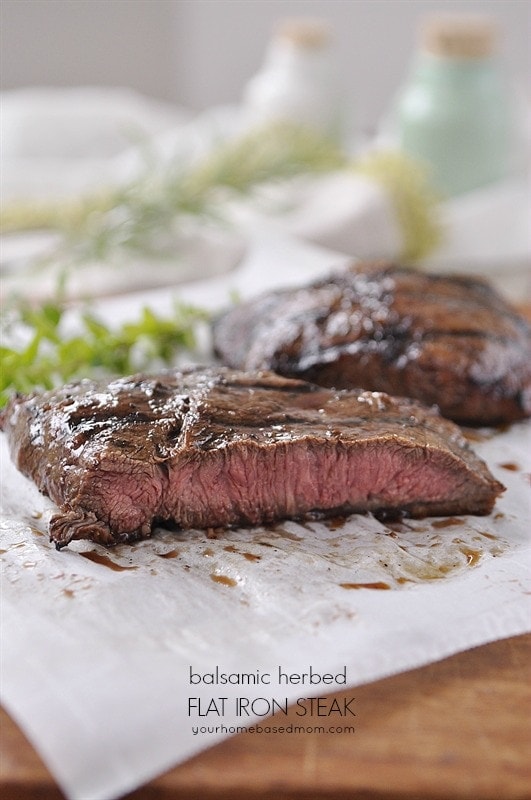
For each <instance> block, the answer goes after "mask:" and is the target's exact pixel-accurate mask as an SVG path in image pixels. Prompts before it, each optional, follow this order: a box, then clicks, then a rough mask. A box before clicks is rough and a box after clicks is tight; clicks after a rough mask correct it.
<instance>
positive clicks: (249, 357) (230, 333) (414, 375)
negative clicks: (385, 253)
mask: <svg viewBox="0 0 531 800" xmlns="http://www.w3.org/2000/svg"><path fill="white" fill-rule="evenodd" d="M214 345H215V349H216V352H217V354H218V355H219V356H220V357H221V359H222V360H223V362H224V363H225V364H227V365H228V366H231V367H237V368H239V369H271V370H274V371H275V372H277V373H279V374H281V375H286V376H290V377H296V378H303V379H305V380H309V381H312V382H314V383H318V384H320V385H321V386H328V387H336V388H341V389H350V388H354V387H357V386H362V387H363V388H365V389H370V390H373V391H383V392H387V393H389V394H392V395H403V396H407V397H413V398H415V399H417V400H421V401H422V402H424V403H426V404H428V405H432V404H436V405H438V407H439V409H440V411H441V413H442V414H443V415H444V416H445V417H448V418H449V419H453V420H455V421H456V422H461V423H469V424H483V425H490V424H497V423H500V422H510V421H513V420H518V419H523V418H524V417H526V416H529V414H531V327H530V326H529V324H528V323H527V321H526V320H525V319H524V318H523V317H521V316H520V315H518V314H517V313H516V312H515V311H514V310H513V309H511V308H510V306H508V304H507V303H506V302H505V301H504V300H503V299H502V298H501V297H500V296H499V295H498V294H497V293H496V292H495V291H494V289H492V288H491V287H490V286H489V285H488V284H487V283H486V282H485V281H482V280H476V279H473V278H468V277H457V276H448V275H430V274H426V273H421V272H418V271H416V270H412V269H407V268H404V267H399V266H393V265H389V264H366V265H355V266H353V267H352V268H351V269H349V270H342V271H338V272H335V273H333V274H331V275H330V276H329V277H327V278H325V279H322V280H319V281H316V282H314V283H312V284H309V285H308V286H304V287H301V288H298V289H297V288H294V289H287V290H281V291H276V292H270V293H267V294H264V295H262V296H260V297H258V298H256V299H254V300H251V301H249V302H246V303H242V304H241V305H239V306H236V307H235V308H234V309H232V310H230V311H228V312H227V313H226V314H225V315H224V316H223V317H221V318H220V319H219V320H218V321H217V323H216V325H215V328H214Z"/></svg>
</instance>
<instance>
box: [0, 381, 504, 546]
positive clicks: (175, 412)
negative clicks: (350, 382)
mask: <svg viewBox="0 0 531 800" xmlns="http://www.w3.org/2000/svg"><path fill="white" fill-rule="evenodd" d="M131 408H134V413H133V414H132V413H131ZM106 413H107V416H106ZM0 422H1V426H2V428H3V429H4V430H5V432H6V435H7V437H8V441H9V447H10V451H11V456H12V458H13V460H14V462H15V464H16V465H17V467H18V468H19V469H20V470H21V471H22V472H23V473H24V474H25V475H27V476H28V477H30V478H32V479H33V480H34V481H35V483H36V485H37V486H38V488H39V489H40V490H41V491H42V492H44V493H45V494H47V495H49V496H50V498H51V499H52V500H53V501H54V502H55V503H56V504H57V505H58V506H59V511H58V513H56V514H55V515H54V516H53V517H52V519H51V522H50V535H51V539H52V540H53V541H54V542H55V543H56V546H57V547H58V548H61V547H64V546H65V545H67V544H68V543H69V542H70V541H71V540H72V539H84V538H88V539H92V540H94V541H96V542H99V543H102V544H115V543H117V542H124V541H133V540H135V539H138V538H142V537H147V536H149V535H150V533H151V530H152V527H153V525H154V524H155V523H157V522H164V523H167V524H170V523H171V524H175V525H177V526H180V527H181V528H184V529H186V528H219V527H230V526H236V525H256V524H259V523H267V522H273V521H275V520H277V519H282V518H286V517H288V518H297V519H302V518H304V517H305V516H308V515H310V514H314V513H315V512H319V513H323V514H329V515H338V514H343V515H346V514H349V513H352V512H373V513H375V514H387V515H392V516H394V515H397V514H398V515H400V514H409V515H411V516H426V515H456V514H465V513H470V514H487V513H489V512H490V510H491V509H492V507H493V504H494V503H495V500H496V497H497V496H498V495H499V494H500V493H501V492H502V491H503V486H502V485H501V484H500V483H498V482H497V481H496V480H494V479H493V477H492V475H491V474H490V472H489V470H488V469H487V467H486V465H485V464H484V463H483V462H482V461H481V460H480V459H479V458H478V457H477V456H476V455H475V454H474V452H473V451H472V450H471V448H470V446H469V444H468V443H467V442H466V441H465V439H464V438H463V437H462V435H461V432H460V430H459V428H457V426H456V425H454V424H453V423H451V422H449V421H447V420H444V419H442V418H441V417H440V416H439V415H438V414H437V413H436V412H435V411H434V410H433V409H429V408H427V407H424V406H422V405H420V404H418V403H414V402H413V401H410V400H405V399H397V398H392V397H389V396H387V395H385V394H382V393H377V392H359V391H332V390H330V389H325V388H322V387H318V386H315V385H310V384H308V383H305V382H301V381H298V380H290V379H287V378H283V377H280V376H278V375H276V374H273V373H266V372H261V373H240V372H235V371H231V370H228V369H224V368H214V367H211V368H208V369H203V370H186V371H182V372H176V371H168V372H162V373H159V374H157V375H156V376H134V377H133V378H125V379H119V380H116V381H113V382H111V383H110V384H108V385H104V384H102V383H98V382H95V381H82V382H80V383H76V384H70V385H68V386H65V387H63V388H61V389H58V390H55V391H50V392H45V393H43V394H40V395H39V394H35V395H30V396H29V397H22V396H18V397H15V398H13V400H12V401H11V402H10V404H9V405H8V407H7V408H6V410H5V411H4V412H3V414H2V416H1V420H0ZM80 431H81V435H80Z"/></svg>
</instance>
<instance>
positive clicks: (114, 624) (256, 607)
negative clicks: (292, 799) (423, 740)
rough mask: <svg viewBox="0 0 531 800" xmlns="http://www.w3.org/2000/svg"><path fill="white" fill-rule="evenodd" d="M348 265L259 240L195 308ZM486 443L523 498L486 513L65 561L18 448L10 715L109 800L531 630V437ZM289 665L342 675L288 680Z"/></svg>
mask: <svg viewBox="0 0 531 800" xmlns="http://www.w3.org/2000/svg"><path fill="white" fill-rule="evenodd" d="M339 260H340V259H339V257H337V256H335V255H334V254H332V253H328V252H326V251H322V250H318V249H315V248H309V247H306V246H301V245H299V244H298V243H297V242H294V241H288V240H276V241H271V240H267V241H266V240H257V241H256V242H255V243H254V246H253V248H252V249H251V251H250V253H249V256H248V258H247V259H246V261H245V262H244V263H243V264H242V265H241V266H240V267H239V268H238V270H236V271H235V272H233V273H231V274H229V275H226V276H223V277H219V278H216V279H213V280H211V281H209V282H197V283H196V284H190V285H189V286H186V287H183V288H182V289H180V290H179V296H181V297H185V298H186V299H188V300H191V301H194V302H202V303H203V304H204V305H209V306H210V307H221V306H223V305H224V304H226V303H227V302H228V297H229V291H230V290H231V289H234V288H236V289H238V291H239V292H240V293H241V295H242V296H247V295H250V294H253V293H254V292H255V291H258V290H260V289H262V288H264V287H265V286H272V285H280V284H286V283H296V282H298V281H300V280H301V279H303V278H306V277H307V278H310V277H313V275H314V274H317V273H318V272H320V271H326V270H327V269H329V268H330V267H332V266H335V265H336V264H337V263H338V261H339ZM170 302H171V298H170V297H168V295H167V293H164V294H162V293H157V292H153V293H151V294H149V295H146V296H144V297H142V298H140V297H135V296H129V297H128V298H121V299H114V300H112V301H107V302H106V303H101V306H100V310H101V313H102V314H104V315H107V316H108V317H109V318H114V319H120V318H126V317H127V315H128V314H133V313H135V312H136V311H137V310H138V306H139V305H142V304H146V303H150V304H153V305H156V306H157V308H158V309H159V310H161V307H163V306H164V305H165V304H168V306H169V304H170ZM473 446H474V448H475V449H476V450H477V452H478V453H479V455H480V456H482V457H483V458H484V459H485V460H486V461H487V462H488V464H489V466H490V468H491V470H492V472H493V473H494V475H495V477H497V478H498V479H499V480H501V481H502V482H503V483H504V484H505V486H506V487H507V491H506V493H505V494H504V495H503V496H502V497H501V498H500V500H499V501H498V503H497V505H496V508H495V510H494V512H493V513H492V514H491V515H490V516H489V517H482V518H480V517H461V518H451V519H444V518H441V519H430V520H416V521H405V522H401V523H394V524H387V525H384V524H382V523H380V522H378V521H376V520H375V519H373V518H372V517H371V516H362V515H354V516H352V517H350V518H348V519H347V520H346V521H344V522H343V521H341V520H332V521H330V522H328V523H326V524H325V523H321V522H313V521H312V522H308V523H305V524H298V523H294V522H284V523H281V524H279V525H275V526H271V527H268V528H256V529H251V530H236V531H229V532H227V533H226V534H224V535H223V536H219V537H218V538H216V539H208V538H207V537H206V535H205V533H203V532H198V531H186V532H171V531H163V530H158V531H157V532H156V533H155V535H154V536H153V538H152V539H150V540H147V541H144V542H140V543H138V544H135V545H134V546H119V547H116V548H114V549H112V550H105V549H104V548H102V547H99V546H96V545H92V544H91V543H75V544H74V545H72V546H70V547H69V548H67V549H66V550H63V551H61V552H56V551H55V549H54V548H53V547H52V546H51V545H50V544H49V542H48V540H47V537H46V535H45V531H46V522H47V516H48V514H49V511H50V508H51V506H50V503H49V502H48V501H47V500H46V499H44V498H43V497H42V496H41V495H40V494H39V493H38V492H37V490H36V489H35V487H34V486H33V485H32V484H31V483H30V482H29V481H27V480H26V479H24V478H23V477H22V476H20V475H19V474H18V473H17V472H16V470H15V469H14V467H13V466H12V464H11V463H10V461H9V457H8V454H7V448H6V444H5V441H4V437H3V436H2V438H1V439H0V455H1V462H2V498H1V509H2V516H1V544H0V547H1V550H2V553H1V558H2V563H3V572H2V594H1V611H2V684H1V691H2V695H1V699H2V703H3V704H4V706H5V707H6V709H7V710H8V711H9V712H10V713H11V715H12V716H13V717H14V719H15V720H16V721H17V722H18V723H19V724H20V725H21V726H22V728H23V730H24V731H25V733H26V734H27V735H28V737H29V738H30V739H31V741H32V742H33V744H34V745H35V747H36V748H37V749H38V751H39V752H40V753H41V755H42V757H43V758H44V760H45V761H46V763H47V765H48V767H49V768H50V770H51V771H52V772H53V774H54V776H55V778H56V779H57V781H58V783H59V784H60V786H61V788H62V790H63V791H64V792H65V794H66V795H67V796H68V797H70V798H73V800H78V799H79V798H83V800H111V798H114V797H119V796H120V795H122V794H124V793H125V792H127V791H129V790H131V789H133V788H135V787H136V786H139V785H141V784H143V783H144V782H146V781H148V780H149V779H151V778H152V777H154V776H156V775H157V774H159V773H160V772H162V771H164V770H165V769H167V768H169V767H171V766H172V765H175V764H177V763H179V762H180V761H183V760H185V759H186V758H188V757H189V756H191V755H193V754H195V753H197V752H199V751H201V750H202V749H204V748H207V747H210V746H211V745H212V744H214V743H215V742H216V741H218V740H219V739H221V738H223V737H225V736H228V735H231V734H232V733H233V732H236V731H237V730H238V729H240V728H242V727H243V726H248V725H252V724H253V722H254V723H256V722H257V721H259V722H261V724H263V723H264V719H266V718H267V712H268V707H271V708H272V709H273V710H278V708H279V707H280V708H282V707H283V705H284V704H286V703H291V702H296V701H297V700H300V699H301V698H308V697H311V696H315V695H320V696H324V695H326V694H329V693H330V692H333V691H334V690H337V689H344V688H345V686H354V685H356V684H360V683H363V682H368V681H372V680H375V679H378V678H381V677H383V676H387V675H390V674H393V673H395V672H399V671H401V670H406V669H410V668H414V667H418V666H421V665H423V664H426V663H429V662H431V661H434V660H437V659H440V658H443V657H445V656H448V655H450V654H452V653H455V652H458V651H460V650H464V649H467V648H469V647H472V646H475V645H479V644H482V643H485V642H488V641H492V640H495V639H497V638H500V637H504V636H510V635H514V634H518V633H522V632H525V631H528V630H531V580H530V577H531V575H530V573H531V567H530V564H531V558H530V556H531V545H530V535H529V532H530V531H531V508H530V472H531V425H530V424H529V423H518V424H516V425H514V426H512V427H511V428H510V429H508V430H506V431H504V432H494V431H482V432H479V433H476V434H475V436H474V441H473ZM279 670H280V672H281V673H282V674H300V675H302V674H305V675H306V676H309V674H310V671H312V672H313V674H314V676H315V675H317V676H320V675H323V674H324V673H330V675H332V676H336V677H337V680H336V679H334V680H333V681H332V682H331V683H330V682H329V683H327V684H323V683H318V682H314V683H312V684H309V682H308V681H309V679H308V677H306V678H305V679H304V682H299V683H285V682H283V680H282V679H281V677H280V675H279ZM222 673H223V674H225V675H226V676H229V677H228V680H229V683H222V682H221V678H219V677H218V678H216V676H220V675H221V674H222ZM253 675H254V676H257V677H260V676H261V677H262V678H264V677H265V680H264V681H263V682H259V683H257V684H254V685H253V684H252V683H251V684H250V683H249V680H250V677H249V676H253ZM197 676H201V680H200V679H199V678H198V677H197ZM208 676H211V678H209V677H208ZM231 676H232V677H231ZM240 676H242V681H243V680H244V678H245V676H247V677H246V678H245V680H246V681H247V682H246V683H245V685H243V684H242V683H241V682H240V683H238V682H233V681H239V680H240ZM342 676H344V680H345V683H343V677H342ZM210 680H211V681H212V682H207V681H210ZM216 680H217V682H216ZM198 681H200V682H198ZM223 698H225V699H223ZM242 698H243V700H244V701H245V703H244V707H242ZM273 701H276V704H277V705H276V706H275V705H274V703H273ZM257 735H258V734H257ZM285 735H287V734H285Z"/></svg>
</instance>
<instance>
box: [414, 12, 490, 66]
mask: <svg viewBox="0 0 531 800" xmlns="http://www.w3.org/2000/svg"><path fill="white" fill-rule="evenodd" d="M420 38H421V43H422V47H423V49H424V50H425V51H426V52H428V53H432V54H433V55H437V56H444V57H446V58H486V57H488V56H490V55H492V53H493V52H494V50H495V46H496V43H497V38H498V28H497V25H496V22H495V21H494V19H493V18H491V17H487V16H479V15H478V16H475V15H467V14H456V15H441V16H439V15H434V16H429V17H427V18H426V19H425V20H424V22H423V24H422V25H421V30H420Z"/></svg>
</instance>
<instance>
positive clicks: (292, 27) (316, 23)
mask: <svg viewBox="0 0 531 800" xmlns="http://www.w3.org/2000/svg"><path fill="white" fill-rule="evenodd" d="M275 38H277V39H283V40H287V41H289V42H290V43H291V44H294V45H297V46H298V47H307V48H313V47H316V48H318V47H323V46H324V45H327V44H328V42H329V40H330V38H331V30H330V26H329V25H328V24H327V23H326V22H325V21H324V20H322V19H317V18H315V19H314V18H311V17H294V18H288V19H283V20H282V21H281V22H280V23H279V24H278V25H277V27H276V30H275Z"/></svg>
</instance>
